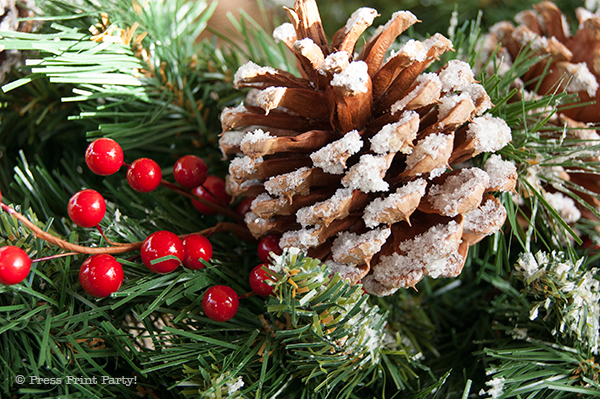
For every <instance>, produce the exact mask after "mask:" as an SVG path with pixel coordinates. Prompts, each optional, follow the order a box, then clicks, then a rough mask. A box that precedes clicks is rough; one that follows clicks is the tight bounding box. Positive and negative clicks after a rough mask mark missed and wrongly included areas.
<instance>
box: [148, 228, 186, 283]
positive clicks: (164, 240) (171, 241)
mask: <svg viewBox="0 0 600 399" xmlns="http://www.w3.org/2000/svg"><path fill="white" fill-rule="evenodd" d="M184 253H185V250H184V248H183V242H182V241H181V239H180V238H179V237H177V235H175V234H174V233H171V232H170V231H166V230H161V231H157V232H156V233H152V234H150V235H149V236H148V237H147V238H146V239H145V240H144V242H143V243H142V249H141V254H142V262H144V265H146V267H147V268H148V269H150V271H152V272H154V273H170V272H172V271H173V270H175V269H177V267H178V266H179V265H180V264H181V262H182V261H183V255H184ZM169 255H173V256H175V257H176V258H177V259H166V260H163V261H161V262H157V263H154V264H152V261H153V260H155V259H159V258H162V257H164V256H169Z"/></svg>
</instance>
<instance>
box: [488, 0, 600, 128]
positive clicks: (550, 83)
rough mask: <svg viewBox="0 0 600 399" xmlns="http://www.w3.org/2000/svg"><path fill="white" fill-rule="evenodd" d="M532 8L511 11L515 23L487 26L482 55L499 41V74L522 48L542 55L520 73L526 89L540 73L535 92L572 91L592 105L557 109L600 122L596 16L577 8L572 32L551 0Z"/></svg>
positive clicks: (599, 41)
mask: <svg viewBox="0 0 600 399" xmlns="http://www.w3.org/2000/svg"><path fill="white" fill-rule="evenodd" d="M533 8H534V10H525V11H522V12H520V13H519V14H517V15H516V17H515V21H516V22H517V24H518V25H517V26H515V25H514V24H512V23H511V22H509V21H503V22H499V23H497V24H495V25H494V26H492V27H491V28H490V32H489V34H488V35H487V36H486V37H485V41H484V45H483V54H484V55H485V54H488V56H489V55H491V54H492V53H493V52H494V51H496V49H497V48H498V46H499V45H501V47H500V48H499V50H498V53H497V54H496V56H497V57H498V59H499V60H500V59H501V60H502V61H501V66H500V70H499V73H500V74H502V73H503V71H506V70H508V68H510V66H511V65H512V61H513V60H515V59H516V57H517V55H518V54H519V52H521V51H522V50H523V49H525V48H530V49H531V50H532V51H533V55H535V56H548V58H543V59H542V60H541V61H540V62H538V63H537V64H536V65H535V66H534V67H532V68H530V70H529V71H528V72H526V73H525V74H524V75H523V77H522V80H523V81H524V82H531V83H530V84H529V85H528V87H527V88H528V89H530V90H532V89H533V88H535V87H536V85H537V84H538V81H537V79H535V78H536V77H539V76H541V75H542V74H545V75H544V79H543V81H542V82H541V84H540V85H539V89H538V93H539V94H546V93H554V92H560V91H562V90H566V91H567V92H568V93H578V94H579V97H580V99H581V101H582V102H584V103H585V102H590V101H591V102H594V104H591V105H586V106H583V107H575V108H571V109H564V110H562V111H561V112H562V113H564V114H565V115H566V116H568V117H570V118H572V119H574V120H576V121H579V122H600V101H599V100H600V91H599V90H598V82H599V78H600V15H597V14H592V13H591V12H589V11H587V10H586V9H584V8H578V9H577V18H578V20H579V28H578V30H577V33H576V34H575V36H572V35H571V33H570V29H569V25H568V23H567V18H566V17H565V16H564V14H562V13H561V12H560V10H559V9H558V7H557V6H556V5H555V4H554V3H552V2H550V1H543V2H541V3H539V4H536V5H534V6H533ZM484 58H487V57H484ZM490 65H492V64H490ZM546 69H547V70H546Z"/></svg>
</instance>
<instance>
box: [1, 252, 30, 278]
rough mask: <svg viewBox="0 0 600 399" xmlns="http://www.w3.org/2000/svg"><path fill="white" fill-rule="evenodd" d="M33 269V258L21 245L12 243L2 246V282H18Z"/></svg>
mask: <svg viewBox="0 0 600 399" xmlns="http://www.w3.org/2000/svg"><path fill="white" fill-rule="evenodd" d="M29 270H31V259H29V256H27V254H26V253H25V251H23V250H22V249H21V248H19V247H15V246H12V245H9V246H6V247H2V248H0V284H4V285H12V284H18V283H20V282H21V281H23V280H24V279H25V277H27V275H28V274H29Z"/></svg>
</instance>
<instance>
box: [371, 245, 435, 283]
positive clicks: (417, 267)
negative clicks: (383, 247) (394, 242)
mask: <svg viewBox="0 0 600 399" xmlns="http://www.w3.org/2000/svg"><path fill="white" fill-rule="evenodd" d="M423 268H424V264H423V262H421V261H419V260H417V259H414V258H412V257H410V256H405V255H399V254H397V253H393V254H392V255H390V256H382V257H381V258H379V263H377V264H376V265H375V266H374V267H373V277H374V278H375V279H376V280H378V281H383V282H388V285H391V284H390V282H392V281H393V282H394V283H400V284H394V286H397V287H398V288H404V287H405V286H406V284H405V283H406V282H412V281H419V280H421V279H422V278H423ZM398 280H400V281H398Z"/></svg>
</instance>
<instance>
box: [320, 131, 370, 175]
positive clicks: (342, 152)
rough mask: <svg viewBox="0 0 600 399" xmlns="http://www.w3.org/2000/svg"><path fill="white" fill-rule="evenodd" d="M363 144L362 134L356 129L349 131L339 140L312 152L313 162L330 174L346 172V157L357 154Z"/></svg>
mask: <svg viewBox="0 0 600 399" xmlns="http://www.w3.org/2000/svg"><path fill="white" fill-rule="evenodd" d="M362 146H363V141H362V140H361V138H360V134H358V132H357V131H356V130H352V131H351V132H348V133H346V134H345V135H344V137H342V138H341V139H339V140H336V141H334V142H332V143H329V144H327V145H326V146H325V147H323V148H321V149H320V150H318V151H315V152H313V153H312V154H310V159H311V160H312V161H313V164H314V165H315V166H317V167H319V168H321V169H323V171H325V172H326V173H330V174H334V175H337V174H341V173H344V169H345V168H346V159H348V157H350V156H351V155H354V154H356V153H357V152H358V151H359V150H360V149H361V147H362Z"/></svg>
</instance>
